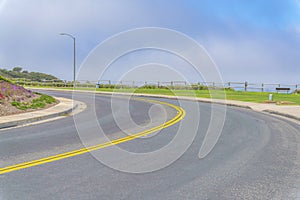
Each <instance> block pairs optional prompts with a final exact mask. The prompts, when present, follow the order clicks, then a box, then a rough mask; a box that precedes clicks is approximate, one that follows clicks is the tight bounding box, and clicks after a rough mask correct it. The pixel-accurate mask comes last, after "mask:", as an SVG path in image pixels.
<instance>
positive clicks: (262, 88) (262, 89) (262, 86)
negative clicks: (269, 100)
mask: <svg viewBox="0 0 300 200" xmlns="http://www.w3.org/2000/svg"><path fill="white" fill-rule="evenodd" d="M261 92H264V84H263V83H262V84H261Z"/></svg>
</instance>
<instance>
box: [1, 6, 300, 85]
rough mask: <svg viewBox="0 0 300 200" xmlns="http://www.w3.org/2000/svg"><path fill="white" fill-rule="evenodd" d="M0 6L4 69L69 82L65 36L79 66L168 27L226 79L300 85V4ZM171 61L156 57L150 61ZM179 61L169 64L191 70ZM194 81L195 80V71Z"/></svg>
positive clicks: (69, 55) (142, 55)
mask: <svg viewBox="0 0 300 200" xmlns="http://www.w3.org/2000/svg"><path fill="white" fill-rule="evenodd" d="M0 6H1V7H0V27H1V29H0V44H1V45H0V67H2V68H11V67H13V66H22V67H23V68H25V69H26V70H29V71H40V72H46V73H51V74H54V75H56V76H58V77H59V78H61V79H68V80H70V79H72V41H71V40H70V39H69V38H66V37H63V36H59V33H60V32H68V33H72V34H73V35H75V36H76V38H77V52H78V56H77V63H78V65H77V67H78V68H79V65H80V64H81V63H82V62H83V60H84V59H85V58H86V56H88V54H89V52H90V51H91V50H92V49H93V48H95V46H96V45H98V44H99V43H100V42H101V41H103V40H105V39H106V38H108V37H110V36H112V35H114V34H117V33H119V32H121V31H126V30H128V29H133V28H141V27H163V28H170V29H174V30H176V31H179V32H182V33H184V34H186V35H188V36H190V37H192V38H193V39H195V40H196V41H197V42H199V43H200V44H201V45H202V46H203V47H204V48H205V49H206V50H207V51H208V53H209V54H210V56H211V57H212V59H213V60H214V61H215V63H216V64H217V66H218V67H219V70H220V73H221V76H222V78H223V80H224V81H249V82H282V83H300V66H299V64H300V56H299V52H300V1H299V0H284V1H283V0H247V1H246V0H214V1H211V0H185V1H183V0H182V1H179V0H175V1H171V0H169V1H168V0H165V1H161V0H160V1H158V0H152V1H146V0H130V1H124V0H106V1H104V0H103V1H101V0H98V1H96V0H65V1H62V0H52V1H46V0H24V1H18V0H2V1H1V0H0ZM147 53H148V54H149V51H146V52H142V53H138V54H136V55H134V56H132V55H131V57H130V55H129V57H128V58H127V59H123V61H122V62H123V64H120V65H119V66H118V65H116V66H114V68H113V69H114V70H115V71H114V70H110V73H108V74H107V75H106V77H105V78H111V79H114V78H117V77H115V76H114V75H115V73H116V72H117V71H120V69H118V68H121V67H122V65H124V64H126V65H128V66H130V65H131V64H130V63H131V62H132V63H134V64H137V63H138V64H141V63H142V61H145V60H144V59H145V54H147ZM164 56H165V59H162V57H164ZM169 58H170V56H168V55H166V54H159V53H158V52H150V54H149V55H148V57H147V59H146V60H147V62H150V61H151V60H153V62H157V61H161V60H165V61H166V60H170V59H169ZM133 60H134V61H133ZM136 60H140V61H141V62H137V61H136ZM175 60H176V59H174V60H173V63H172V62H170V63H168V64H170V65H172V64H173V65H176V64H177V65H178V66H177V68H178V69H179V68H180V67H181V68H182V69H181V70H183V71H189V70H188V66H185V65H184V64H182V63H180V61H178V62H177V63H174V61H175ZM179 63H180V66H179ZM132 65H133V64H132ZM158 69H159V67H157V68H156V70H158ZM162 71H164V70H162ZM189 76H190V77H189ZM132 78H134V77H132ZM140 78H141V77H140ZM142 78H143V77H142ZM144 78H146V77H144ZM147 78H149V79H150V78H155V76H153V77H151V76H150V77H147ZM157 78H158V79H163V76H162V77H157ZM168 78H170V77H168ZM187 78H188V79H190V80H191V81H196V78H195V77H193V73H192V72H191V73H187Z"/></svg>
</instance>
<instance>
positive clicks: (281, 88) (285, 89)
mask: <svg viewBox="0 0 300 200" xmlns="http://www.w3.org/2000/svg"><path fill="white" fill-rule="evenodd" d="M290 90H291V88H283V87H278V88H276V91H277V93H278V92H279V91H286V93H289V91H290Z"/></svg>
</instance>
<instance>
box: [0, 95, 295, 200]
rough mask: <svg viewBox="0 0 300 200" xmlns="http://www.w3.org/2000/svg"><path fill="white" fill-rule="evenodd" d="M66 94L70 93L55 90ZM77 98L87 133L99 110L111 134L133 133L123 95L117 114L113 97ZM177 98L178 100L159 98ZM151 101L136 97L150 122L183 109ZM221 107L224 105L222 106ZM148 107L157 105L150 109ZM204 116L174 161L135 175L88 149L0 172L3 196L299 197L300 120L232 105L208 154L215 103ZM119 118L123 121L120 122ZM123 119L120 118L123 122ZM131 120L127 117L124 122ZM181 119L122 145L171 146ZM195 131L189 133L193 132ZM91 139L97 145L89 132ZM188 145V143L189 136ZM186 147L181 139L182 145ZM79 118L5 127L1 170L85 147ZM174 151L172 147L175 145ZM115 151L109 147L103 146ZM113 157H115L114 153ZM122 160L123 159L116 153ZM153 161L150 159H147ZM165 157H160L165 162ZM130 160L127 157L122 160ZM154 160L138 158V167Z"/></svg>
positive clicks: (138, 111)
mask: <svg viewBox="0 0 300 200" xmlns="http://www.w3.org/2000/svg"><path fill="white" fill-rule="evenodd" d="M48 93H50V94H53V95H56V96H62V97H71V94H70V93H66V92H64V93H62V92H48ZM87 95H89V94H82V95H78V96H77V97H76V98H78V99H77V100H80V101H83V102H86V103H87V105H88V107H87V109H86V110H85V111H83V112H81V113H79V114H78V115H77V117H78V118H80V119H86V120H82V121H83V122H82V124H77V126H78V125H79V126H82V127H84V128H85V129H86V134H87V135H88V134H89V133H91V135H93V133H95V132H97V131H98V127H97V125H95V124H94V123H92V121H90V120H89V116H90V115H91V114H95V115H96V118H97V119H98V121H99V124H100V126H101V127H102V128H103V131H104V132H105V134H106V135H107V137H109V138H112V139H115V138H118V137H123V136H124V133H122V131H121V129H122V130H123V128H125V129H126V130H129V131H133V130H134V129H132V127H131V126H132V124H131V123H130V122H129V121H128V116H126V115H124V113H123V112H122V109H123V108H124V107H128V104H127V102H126V101H125V100H124V99H121V98H120V99H116V101H115V104H114V109H115V112H114V115H112V109H111V97H110V96H109V95H107V96H104V95H101V96H100V95H97V96H96V97H95V110H94V109H93V107H92V106H91V105H92V103H93V102H89V101H87V100H86V99H88V98H87ZM156 100H159V101H163V102H169V103H172V104H175V105H176V104H178V102H176V101H175V100H169V99H156ZM190 104H192V102H188V101H186V102H185V103H184V105H183V106H182V108H183V109H185V111H186V117H185V119H184V120H187V121H188V120H191V121H192V120H195V118H194V116H193V115H194V114H195V112H196V111H195V109H194V108H193V107H192V106H190ZM153 105H154V104H151V103H148V102H144V101H135V100H133V101H130V103H129V110H130V116H131V119H132V120H133V121H134V123H136V124H138V125H144V124H147V125H149V127H151V126H152V125H154V124H159V123H161V122H163V121H166V120H170V119H172V118H173V117H174V116H175V115H176V113H177V112H176V110H174V109H173V108H170V107H168V106H163V108H164V109H161V108H162V107H157V108H154V109H153ZM220 107H221V106H220ZM149 109H150V110H151V112H150V114H149ZM199 109H200V115H201V120H200V121H199V129H198V130H197V135H196V137H195V138H194V141H193V143H192V145H191V146H190V147H189V148H188V149H187V151H185V152H184V154H183V155H182V156H181V157H180V158H179V159H178V160H176V161H175V162H174V163H172V164H171V165H169V166H167V167H165V168H163V169H160V170H158V171H154V172H148V173H142V174H132V173H125V172H120V171H118V170H114V169H112V168H110V167H108V166H106V165H104V164H102V163H101V162H100V161H98V160H97V159H96V158H95V157H93V156H92V155H91V154H89V153H86V154H82V155H78V156H74V157H71V158H66V159H62V160H59V161H55V162H51V163H46V164H43V165H39V166H34V167H30V168H26V169H21V170H18V171H13V172H10V173H6V174H3V175H0V199H1V200H2V199H4V200H6V199H9V200H10V199H11V200H15V199H22V200H23V199H296V197H297V196H298V197H299V198H300V182H299V180H300V126H299V125H297V124H294V123H292V122H288V121H284V120H282V119H277V118H275V117H271V116H268V115H264V114H260V113H256V112H253V111H250V110H245V109H239V108H231V107H229V108H228V109H227V116H226V121H225V124H224V129H223V131H222V135H221V137H220V139H219V140H218V142H217V144H216V146H215V148H214V149H213V150H212V152H211V153H210V154H209V155H208V156H207V157H205V158H204V159H199V158H198V153H199V148H200V146H201V143H202V141H203V139H204V136H205V133H206V131H207V129H208V125H209V121H210V116H211V114H210V111H211V105H210V104H207V103H200V104H199ZM116 119H117V120H116ZM118 122H121V123H122V124H121V127H122V128H119V127H118V125H119V126H120V124H118ZM123 122H124V123H123ZM179 127H180V124H179V123H177V124H175V125H173V126H170V127H168V128H166V129H163V130H162V131H160V132H159V133H158V134H156V135H154V136H152V137H148V138H144V139H135V140H131V141H128V142H125V143H122V144H118V146H119V147H120V148H122V149H125V150H128V151H131V152H137V153H145V152H151V151H155V150H157V149H160V148H162V147H164V146H165V145H166V144H168V143H169V142H170V141H172V139H174V137H175V135H176V134H174V133H176V131H177V130H178V129H179ZM187 135H188V133H187ZM90 139H91V140H90V141H89V142H91V144H93V143H98V142H99V141H98V139H97V138H93V137H91V138H90ZM182 142H183V143H184V141H182ZM179 145H180V144H179ZM82 147H83V144H82V142H81V140H80V138H79V136H78V133H77V131H76V127H75V124H74V120H73V118H72V117H67V118H63V119H61V120H57V121H52V122H46V123H42V124H36V125H31V126H25V127H21V128H14V129H9V130H2V131H0V158H1V160H0V168H1V167H6V166H10V165H15V164H18V163H22V162H26V161H31V160H34V159H39V158H43V157H48V156H51V155H56V154H59V153H63V152H68V151H72V150H75V149H79V148H82ZM169 150H170V151H169V152H170V155H171V154H172V152H174V151H173V150H175V149H169ZM99 151H105V152H106V153H107V154H109V153H110V147H108V148H105V149H100V150H99ZM112 157H113V156H112ZM115 159H118V158H115ZM145 159H146V158H145ZM160 161H161V160H160V159H157V160H153V163H159V162H160ZM118 162H122V163H123V164H127V161H126V159H125V160H124V159H123V160H121V159H120V160H118ZM147 163H149V160H144V161H143V160H141V162H139V163H135V165H136V166H138V167H143V166H144V165H147Z"/></svg>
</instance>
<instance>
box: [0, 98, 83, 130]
mask: <svg viewBox="0 0 300 200" xmlns="http://www.w3.org/2000/svg"><path fill="white" fill-rule="evenodd" d="M56 99H57V100H59V101H60V102H59V103H58V104H57V105H55V106H53V107H50V108H47V109H45V110H38V111H33V112H28V113H21V114H16V115H8V116H4V117H0V129H4V128H10V127H15V126H19V125H24V124H28V123H33V122H37V121H41V120H46V119H50V118H55V117H58V116H61V115H66V114H69V113H71V112H72V111H73V110H74V109H76V108H77V107H78V103H77V102H75V103H73V100H71V99H66V98H57V97H56Z"/></svg>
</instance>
